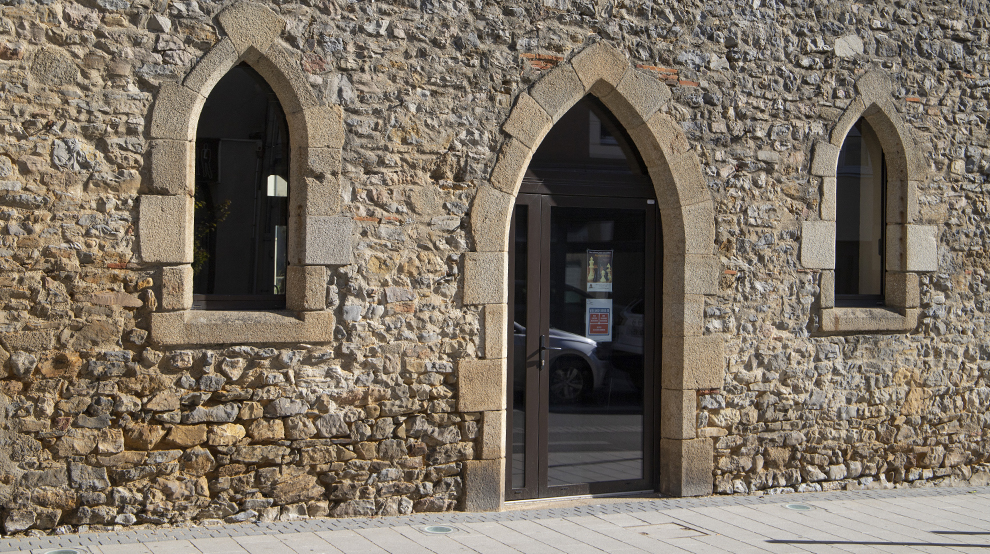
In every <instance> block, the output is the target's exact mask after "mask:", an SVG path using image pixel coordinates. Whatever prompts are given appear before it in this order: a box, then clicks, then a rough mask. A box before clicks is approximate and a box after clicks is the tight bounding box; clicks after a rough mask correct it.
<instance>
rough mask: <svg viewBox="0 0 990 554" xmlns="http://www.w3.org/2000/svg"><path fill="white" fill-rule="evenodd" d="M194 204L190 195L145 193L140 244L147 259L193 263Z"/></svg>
mask: <svg viewBox="0 0 990 554" xmlns="http://www.w3.org/2000/svg"><path fill="white" fill-rule="evenodd" d="M192 238H193V205H192V198H190V197H188V196H142V197H141V203H140V205H139V209H138V245H139V246H140V251H141V259H142V260H144V261H145V262H148V263H173V264H188V263H192V257H193V240H192Z"/></svg>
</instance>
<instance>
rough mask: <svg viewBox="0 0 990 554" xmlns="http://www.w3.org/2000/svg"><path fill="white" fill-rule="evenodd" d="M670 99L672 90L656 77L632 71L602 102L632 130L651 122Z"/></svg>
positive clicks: (626, 74)
mask: <svg viewBox="0 0 990 554" xmlns="http://www.w3.org/2000/svg"><path fill="white" fill-rule="evenodd" d="M670 98H671V93H670V89H669V88H667V85H665V84H663V83H661V82H660V81H658V80H657V79H656V77H654V76H653V75H649V74H646V73H641V72H639V71H636V70H634V69H630V70H629V71H627V72H626V73H625V75H623V76H622V80H621V81H619V84H618V86H616V87H615V92H613V93H612V94H609V95H608V96H605V97H604V98H602V102H603V103H604V104H605V106H606V107H608V109H609V110H611V112H612V114H613V115H615V118H616V119H618V120H619V122H620V123H622V125H623V126H624V127H625V128H626V129H631V128H634V127H637V126H639V125H642V124H643V123H644V122H646V121H647V120H649V119H650V117H652V116H653V114H655V113H656V112H657V110H659V109H660V107H661V106H663V105H664V104H666V103H667V102H669V101H670Z"/></svg>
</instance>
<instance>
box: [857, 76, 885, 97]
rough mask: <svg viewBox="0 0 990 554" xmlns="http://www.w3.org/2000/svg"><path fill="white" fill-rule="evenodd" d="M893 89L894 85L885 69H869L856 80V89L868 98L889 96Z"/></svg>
mask: <svg viewBox="0 0 990 554" xmlns="http://www.w3.org/2000/svg"><path fill="white" fill-rule="evenodd" d="M893 90H894V85H893V83H891V82H890V77H888V76H887V74H886V72H884V71H879V70H873V71H867V72H866V73H864V74H863V76H862V77H860V78H859V79H857V80H856V91H857V92H859V94H860V95H862V96H863V97H864V98H867V99H871V100H872V99H880V98H889V97H890V94H891V92H893Z"/></svg>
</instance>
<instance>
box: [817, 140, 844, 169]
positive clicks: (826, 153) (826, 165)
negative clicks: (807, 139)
mask: <svg viewBox="0 0 990 554" xmlns="http://www.w3.org/2000/svg"><path fill="white" fill-rule="evenodd" d="M839 150H840V147H839V146H836V145H834V144H831V143H828V142H825V141H824V140H820V141H818V142H816V143H815V152H814V154H812V158H811V174H812V175H817V176H819V177H835V170H836V166H837V165H838V164H839Z"/></svg>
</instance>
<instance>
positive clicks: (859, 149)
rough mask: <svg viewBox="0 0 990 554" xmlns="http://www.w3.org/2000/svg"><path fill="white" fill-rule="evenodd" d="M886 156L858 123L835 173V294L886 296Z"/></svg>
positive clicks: (861, 122) (868, 129)
mask: <svg viewBox="0 0 990 554" xmlns="http://www.w3.org/2000/svg"><path fill="white" fill-rule="evenodd" d="M882 160H883V154H882V151H881V150H880V147H879V143H878V141H877V140H876V137H875V136H874V135H873V132H872V129H870V128H869V125H868V124H867V123H866V121H864V120H862V119H861V120H859V121H858V122H857V123H856V125H855V126H854V127H853V128H852V129H850V131H849V135H848V136H847V137H846V140H845V142H843V143H842V150H841V151H840V153H839V166H838V171H837V172H836V197H835V200H836V233H835V294H836V296H837V298H836V301H837V303H839V304H840V305H841V304H842V303H843V300H849V299H848V298H846V299H843V298H840V296H842V295H856V296H861V297H873V298H876V299H877V300H879V298H880V296H881V295H882V294H883V230H884V229H883V223H884V217H883V203H884V197H883V188H884V187H883V176H882V173H883V171H882Z"/></svg>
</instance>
